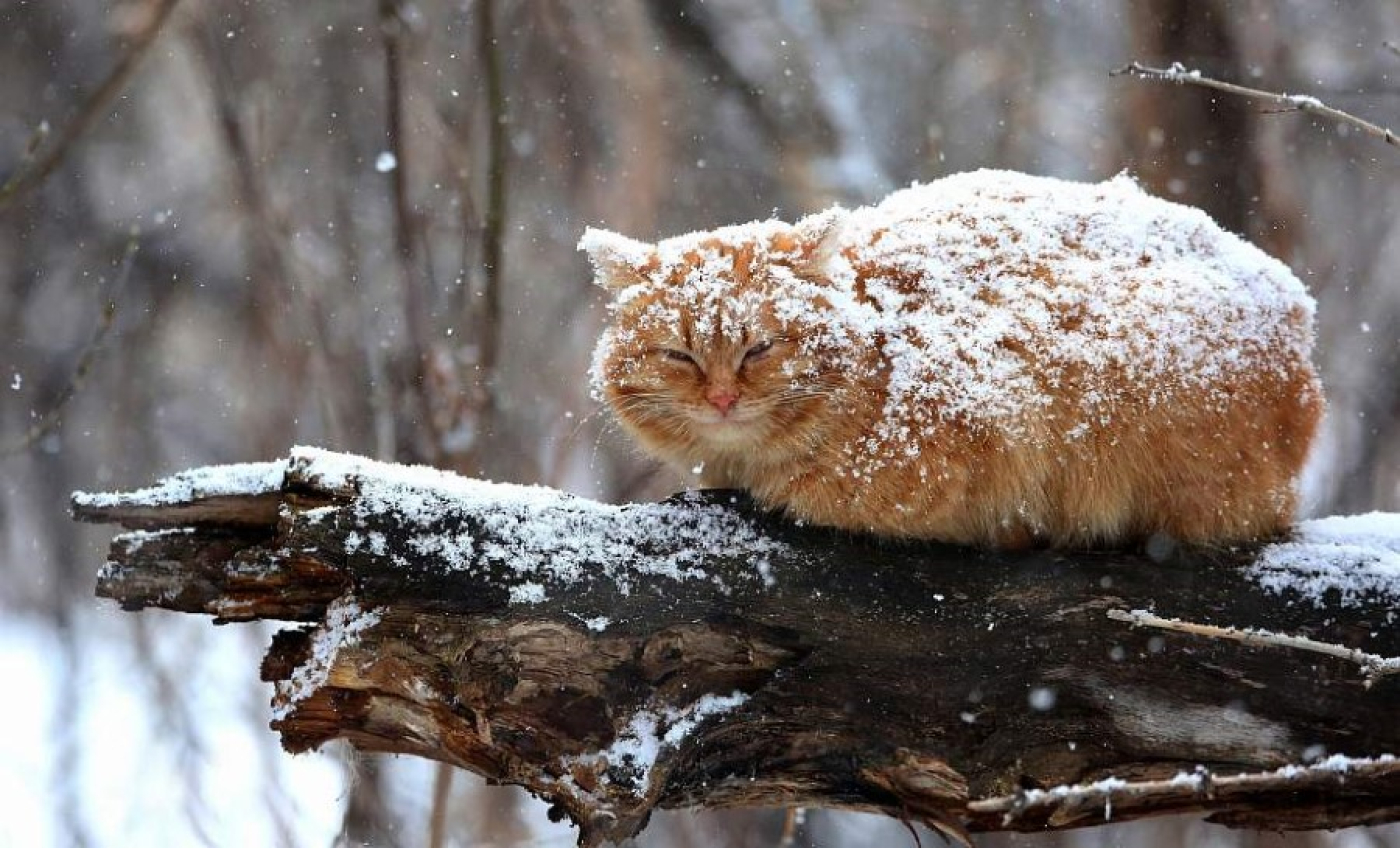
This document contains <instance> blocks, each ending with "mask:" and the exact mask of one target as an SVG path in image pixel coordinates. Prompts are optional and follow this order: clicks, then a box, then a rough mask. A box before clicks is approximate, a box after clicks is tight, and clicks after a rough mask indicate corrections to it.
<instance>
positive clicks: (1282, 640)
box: [1108, 609, 1400, 687]
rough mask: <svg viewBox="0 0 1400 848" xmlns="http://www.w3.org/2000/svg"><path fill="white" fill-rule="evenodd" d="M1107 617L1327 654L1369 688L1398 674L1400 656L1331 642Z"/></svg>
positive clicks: (1148, 617)
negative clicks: (1351, 666)
mask: <svg viewBox="0 0 1400 848" xmlns="http://www.w3.org/2000/svg"><path fill="white" fill-rule="evenodd" d="M1108 617H1109V618H1111V619H1113V620H1114V621H1123V622H1127V623H1128V624H1131V625H1133V626H1134V627H1155V628H1158V629H1161V630H1170V631H1172V632H1174V633H1189V634H1191V635H1193V636H1204V637H1205V638H1207V639H1230V640H1232V641H1235V642H1240V643H1242V644H1245V645H1250V646H1253V647H1260V648H1291V649H1293V650H1296V651H1310V652H1312V653H1316V654H1326V655H1327V656H1329V657H1336V658H1337V659H1342V660H1348V661H1350V662H1354V663H1356V664H1357V665H1359V666H1361V671H1362V673H1363V674H1364V675H1365V676H1366V685H1367V686H1368V687H1369V686H1370V685H1371V683H1373V682H1374V681H1375V680H1376V679H1377V678H1380V677H1384V676H1385V675H1388V674H1397V673H1400V657H1383V656H1381V655H1379V654H1372V653H1367V652H1366V651H1362V650H1359V649H1357V648H1347V647H1344V646H1342V645H1334V644H1332V643H1331V642H1319V641H1317V640H1316V639H1309V638H1307V637H1306V636H1289V635H1287V634H1285V633H1274V632H1273V631H1270V630H1257V629H1255V628H1239V627H1217V626H1215V625H1213V624H1197V623H1195V622H1191V621H1182V620H1181V619H1178V618H1162V617H1161V616H1157V615H1153V614H1152V613H1150V612H1147V611H1145V610H1133V611H1132V612H1128V611H1126V610H1119V609H1112V610H1109V611H1108Z"/></svg>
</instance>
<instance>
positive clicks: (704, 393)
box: [580, 171, 1323, 547]
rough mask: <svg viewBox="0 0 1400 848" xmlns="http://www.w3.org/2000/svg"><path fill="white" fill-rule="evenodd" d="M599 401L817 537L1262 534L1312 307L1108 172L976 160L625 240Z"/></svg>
mask: <svg viewBox="0 0 1400 848" xmlns="http://www.w3.org/2000/svg"><path fill="white" fill-rule="evenodd" d="M580 247H581V248H582V249H583V250H585V251H586V252H587V253H588V255H589V257H590V258H591V260H592V262H593V265H594V267H595V269H596V272H597V281H598V283H599V284H600V285H602V286H604V287H605V288H607V289H609V290H610V291H611V292H612V293H613V301H612V304H611V310H612V324H611V326H610V327H609V328H608V329H607V330H606V332H605V333H604V334H603V337H602V339H601V341H600V342H599V345H598V349H597V352H596V355H595V361H594V367H593V379H594V384H595V387H596V389H597V391H598V394H599V395H600V396H601V397H602V399H604V400H605V401H606V403H607V404H608V405H609V406H610V407H611V408H612V411H613V413H614V414H615V415H616V417H617V420H618V421H619V422H621V424H622V425H623V427H624V428H625V429H626V430H627V431H628V432H629V433H630V434H631V435H632V436H634V437H635V438H636V439H637V440H638V441H639V442H640V443H641V445H642V446H643V447H644V448H645V449H646V450H647V451H648V452H649V453H651V454H653V455H655V456H656V457H658V458H660V459H662V460H664V461H666V462H668V463H670V464H671V465H673V466H676V467H677V468H679V469H682V470H691V469H695V468H703V472H702V480H703V482H704V483H705V484H707V485H714V486H725V487H736V488H743V489H747V490H749V491H750V492H751V493H752V494H753V495H754V496H755V497H756V498H757V499H758V500H759V501H760V502H761V503H763V504H765V505H767V506H770V507H774V508H780V509H782V510H784V511H786V512H787V514H789V515H790V516H792V517H793V518H796V519H800V520H803V521H807V522H811V523H813V524H821V525H828V526H832V527H839V528H846V529H851V530H861V531H873V532H875V533H878V534H882V535H886V536H894V537H903V538H926V539H937V540H942V541H947V542H960V543H971V544H978V545H992V546H1002V547H1014V546H1024V545H1032V544H1050V545H1057V546H1089V545H1112V544H1122V543H1125V542H1131V541H1134V540H1141V539H1144V538H1147V537H1149V536H1151V535H1152V534H1154V533H1159V532H1160V533H1166V534H1169V535H1170V536H1173V537H1176V538H1178V539H1182V540H1189V541H1231V540H1242V539H1249V538H1257V537H1265V536H1271V535H1275V534H1277V533H1279V532H1281V531H1283V530H1284V529H1285V528H1286V527H1287V526H1288V524H1289V523H1290V522H1291V520H1292V516H1293V510H1294V506H1295V501H1296V493H1295V484H1296V478H1297V476H1298V473H1299V470H1300V469H1301V467H1302V464H1303V461H1304V459H1305V457H1306V454H1307V451H1308V446H1309V443H1310V442H1311V441H1312V438H1313V434H1314V432H1315V430H1316V428H1317V424H1318V419H1319V416H1320V415H1321V411H1322V407H1323V400H1322V393H1321V389H1320V386H1319V383H1318V380H1317V377H1316V375H1315V373H1314V371H1313V368H1312V365H1311V362H1310V358H1309V357H1310V351H1311V347H1312V340H1313V333H1312V321H1313V307H1314V304H1313V301H1312V299H1311V298H1310V297H1309V296H1308V294H1307V293H1306V291H1304V289H1303V286H1302V284H1301V283H1299V282H1298V280H1297V279H1296V278H1295V277H1294V276H1293V275H1292V274H1291V273H1290V272H1289V270H1288V269H1287V268H1286V267H1285V266H1284V265H1283V264H1282V263H1280V262H1278V261H1276V260H1274V259H1272V258H1270V257H1268V256H1266V255H1265V254H1263V253H1262V252H1260V251H1259V250H1258V249H1256V248H1254V247H1253V246H1251V245H1249V244H1246V243H1244V242H1243V241H1241V240H1240V239H1238V238H1237V237H1235V236H1233V235H1231V234H1229V233H1226V232H1224V231H1222V230H1221V229H1220V228H1219V227H1217V226H1216V225H1215V224H1214V223H1213V222H1212V221H1211V220H1210V219H1209V218H1208V217H1207V216H1206V215H1205V214H1204V213H1202V212H1200V211H1199V210H1196V209H1191V208H1187V207H1184V206H1180V205H1177V204H1174V203H1169V202H1166V201H1163V200H1159V199H1156V198H1153V197H1150V196H1148V195H1146V194H1144V193H1143V192H1142V191H1141V190H1140V189H1139V188H1138V187H1137V185H1136V184H1135V183H1133V182H1132V181H1131V180H1130V179H1128V178H1126V177H1119V178H1117V179H1113V180H1110V181H1108V182H1105V183H1101V184H1097V185H1089V184H1080V183H1069V182H1063V181H1059V180H1053V179H1046V178H1038V177H1031V176H1026V175H1023V174H1015V173H1008V172H1001V171H978V172H975V173H968V174H960V175H956V176H952V177H948V178H945V179H942V180H938V181H936V182H933V183H929V184H927V185H921V186H914V187H912V188H909V189H905V190H903V191H900V192H897V193H895V194H893V195H891V196H890V197H888V198H886V199H885V200H884V201H883V202H881V203H880V204H879V205H876V206H871V207H864V208H861V209H856V210H853V211H848V210H844V209H840V208H836V209H831V210H828V211H826V212H823V213H820V214H817V215H813V216H809V217H807V218H804V219H803V220H801V221H799V222H798V223H797V224H787V223H784V222H781V221H763V222H754V223H750V224H744V225H741V226H734V227H724V228H721V229H717V230H714V231H711V232H705V233H694V234H691V235H685V236H679V237H677V238H671V239H666V240H665V241H662V242H660V243H659V244H656V245H649V244H644V243H641V242H637V241H634V240H631V239H628V238H625V237H623V236H619V235H616V234H612V233H607V232H603V231H600V230H589V231H588V232H587V233H586V234H585V235H584V237H583V240H582V241H581V242H580Z"/></svg>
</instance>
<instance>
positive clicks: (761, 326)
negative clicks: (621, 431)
mask: <svg viewBox="0 0 1400 848" xmlns="http://www.w3.org/2000/svg"><path fill="white" fill-rule="evenodd" d="M724 235H725V231H719V232H718V233H716V234H715V237H714V238H708V239H705V240H695V239H691V240H688V241H682V240H673V242H680V243H679V244H675V243H672V242H663V243H662V244H661V245H659V246H656V247H653V246H650V245H644V244H641V243H639V242H631V241H630V240H625V239H621V237H618V236H611V235H610V234H601V233H596V232H592V233H590V235H589V236H588V237H586V238H585V241H584V244H583V246H584V249H585V250H587V251H588V252H589V254H590V257H591V258H592V259H593V262H594V265H595V267H596V269H597V272H598V281H599V282H600V283H601V284H602V285H604V286H605V287H606V288H609V289H610V290H612V291H613V292H614V295H615V297H614V302H613V304H612V307H611V308H612V312H613V321H612V325H611V326H610V327H609V328H608V330H607V331H606V333H605V334H604V336H603V339H602V341H601V342H600V343H599V347H598V351H597V354H596V358H595V362H594V373H593V378H594V382H595V387H596V388H597V389H598V391H599V393H600V394H601V396H602V398H603V399H604V400H605V401H606V402H607V404H608V405H609V406H610V407H611V409H612V411H613V413H614V415H615V416H616V417H617V419H618V420H619V421H620V422H621V423H622V424H623V426H624V427H625V428H626V429H627V430H629V431H630V432H631V433H632V434H633V436H635V437H636V438H637V439H638V440H639V441H641V443H642V444H643V445H644V446H645V447H646V448H648V449H649V450H650V451H651V452H652V453H654V454H657V455H658V456H660V457H661V458H663V459H666V460H668V461H671V462H673V463H678V464H687V465H688V464H695V463H704V462H707V461H713V460H722V461H727V462H730V463H731V464H732V463H733V462H736V461H744V462H760V461H762V460H765V459H766V460H771V461H774V462H780V461H784V460H786V459H790V457H791V455H792V454H794V453H800V452H810V450H811V446H812V444H813V440H814V439H816V438H818V437H819V436H820V431H821V425H822V421H823V419H824V416H825V414H826V410H827V409H828V407H829V405H830V400H831V396H832V393H833V391H834V389H835V387H836V385H837V384H838V382H839V374H836V373H834V371H833V370H832V369H830V368H826V367H824V365H823V361H822V357H820V356H819V355H818V354H817V353H815V352H814V350H815V349H814V348H813V346H812V345H810V344H804V343H803V342H804V328H803V326H802V323H801V321H800V320H797V319H795V318H794V315H793V314H792V312H793V310H792V309H791V308H790V307H791V301H792V299H793V298H794V297H801V295H800V294H798V293H796V292H795V290H796V289H800V288H802V285H801V283H800V281H799V280H798V273H799V272H800V271H801V270H802V268H801V263H802V262H803V261H804V257H806V258H807V259H810V255H811V251H810V250H806V251H804V250H803V247H802V245H801V244H800V243H799V242H798V241H797V240H796V239H795V238H794V237H793V235H792V232H791V228H789V233H788V234H787V236H786V237H784V234H783V233H768V234H767V235H766V237H764V238H762V239H760V240H758V241H753V240H748V241H745V240H736V239H733V238H729V239H726V238H724ZM809 247H810V246H809ZM806 287H807V288H808V289H810V288H811V286H810V285H808V286H806ZM785 305H786V307H789V308H785ZM797 312H798V314H801V312H802V310H797Z"/></svg>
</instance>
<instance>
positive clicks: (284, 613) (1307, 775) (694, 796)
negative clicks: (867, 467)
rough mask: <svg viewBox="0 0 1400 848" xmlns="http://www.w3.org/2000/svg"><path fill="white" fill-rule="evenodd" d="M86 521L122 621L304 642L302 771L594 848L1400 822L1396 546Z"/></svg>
mask: <svg viewBox="0 0 1400 848" xmlns="http://www.w3.org/2000/svg"><path fill="white" fill-rule="evenodd" d="M74 512H75V514H76V515H77V517H79V518H80V519H83V520H87V521H102V522H112V523H120V524H124V525H126V526H127V527H128V528H131V530H130V531H129V532H125V533H122V534H120V535H118V536H117V537H116V538H115V539H114V540H113V543H112V549H111V555H110V559H109V562H108V563H107V564H106V565H105V566H104V567H103V568H102V570H101V572H100V574H99V577H98V593H99V594H100V595H102V596H104V597H110V598H113V599H115V600H117V601H118V602H119V603H121V604H122V605H123V607H125V608H127V609H133V610H134V609H140V608H142V607H146V606H155V607H161V608H165V609H173V610H182V611H186V612H202V613H208V614H212V615H214V616H216V620H217V621H238V620H255V619H281V620H285V621H291V622H302V623H304V625H302V626H295V627H292V628H290V629H287V630H284V631H282V632H280V633H279V634H278V635H277V636H276V637H275V639H274V642H273V645H272V647H271V649H270V650H269V652H268V654H267V657H266V658H265V660H264V663H263V676H264V679H266V680H268V681H269V682H271V683H272V684H273V689H272V693H271V694H272V699H273V709H272V712H271V715H270V717H271V719H272V726H273V728H274V729H275V730H276V731H278V732H279V733H280V734H281V736H282V740H283V744H284V745H285V746H286V747H287V749H288V750H290V751H293V752H295V751H305V750H309V749H311V748H315V747H316V746H318V745H320V744H322V743H324V742H326V741H328V740H331V739H336V738H344V739H347V740H349V741H350V742H352V743H353V744H355V745H357V746H360V747H361V748H364V749H366V750H374V751H391V752H398V753H408V754H415V755H419V756H424V757H430V758H433V759H436V760H441V761H444V762H448V763H452V764H455V765H458V766H460V767H463V768H467V769H471V770H473V771H476V772H479V773H481V774H484V775H486V776H488V777H490V778H492V779H494V780H498V781H503V782H509V783H515V784H519V785H521V786H524V787H526V788H527V789H529V790H530V791H532V792H534V793H535V794H536V795H538V796H540V797H541V798H543V799H545V800H546V801H548V802H549V803H550V804H551V805H552V810H553V814H557V815H563V816H567V817H569V818H570V819H572V820H573V821H574V822H576V823H577V824H578V825H579V827H580V839H581V840H582V841H583V842H584V843H586V844H596V843H598V842H600V841H602V840H606V839H620V838H623V837H626V836H628V835H630V834H633V833H636V832H637V831H638V830H640V829H641V828H642V827H643V826H644V825H645V823H646V821H647V818H648V816H649V814H650V812H651V811H652V810H654V809H657V808H705V807H733V806H761V805H791V804H802V805H809V806H831V807H841V808H845V809H854V810H864V811H871V812H883V813H886V814H889V815H895V816H900V817H903V818H905V819H908V820H913V821H917V822H921V823H923V824H927V825H930V826H932V827H935V828H937V829H939V830H940V832H943V833H945V834H949V835H952V836H954V837H959V836H961V835H962V834H965V833H966V832H969V831H984V830H1040V829H1045V828H1068V827H1078V826H1083V825H1091V824H1098V823H1102V822H1104V821H1108V820H1112V821H1120V820H1126V819H1131V818H1137V817H1141V816H1145V815H1152V814H1157V813H1163V812H1174V811H1203V812H1205V813H1207V814H1209V815H1210V816H1211V818H1212V820H1214V821H1220V822H1223V823H1227V824H1231V825H1238V826H1267V827H1270V828H1277V827H1286V828H1314V827H1337V826H1342V825H1347V824H1356V823H1378V822H1383V821H1392V820H1400V764H1397V762H1396V760H1395V754H1397V753H1400V726H1397V723H1396V722H1395V721H1394V716H1395V715H1396V714H1397V710H1400V674H1396V673H1393V672H1394V670H1395V669H1396V668H1397V667H1400V663H1397V661H1396V659H1395V658H1397V657H1400V633H1397V629H1396V627H1395V622H1394V609H1395V607H1396V604H1397V601H1400V577H1397V568H1396V556H1397V555H1400V554H1397V551H1400V517H1396V516H1383V515H1370V516H1357V517H1351V518H1336V519H1324V520H1321V521H1314V522H1307V523H1305V524H1304V525H1302V527H1301V528H1300V531H1299V533H1298V534H1297V537H1296V538H1294V539H1291V540H1287V541H1282V542H1279V543H1276V544H1273V545H1269V546H1264V547H1262V548H1259V549H1239V550H1232V551H1221V550H1209V551H1204V550H1203V551H1192V550H1179V551H1177V552H1176V553H1175V554H1174V555H1173V556H1171V557H1170V558H1167V559H1165V560H1164V559H1163V558H1161V557H1158V558H1157V559H1155V560H1154V559H1153V558H1150V557H1147V556H1144V555H1140V554H1138V553H1136V552H1098V553H1084V554H1067V553H1065V552H1028V553H1020V554H1016V553H1007V552H985V551H973V550H967V549H959V548H953V547H947V546H937V545H909V544H901V545H889V544H882V543H880V542H878V541H876V540H872V539H868V538H863V537H859V536H854V535H852V534H848V533H832V532H827V531H823V530H819V529H813V528H799V527H794V526H791V525H790V524H787V523H784V522H782V521H781V520H779V519H776V518H775V517H773V516H770V515H765V514H762V513H759V512H756V511H755V510H754V509H753V508H752V507H751V506H750V505H749V504H748V502H747V501H746V500H744V499H743V498H742V497H740V496H735V495H732V494H729V493H700V494H694V495H687V496H682V497H678V498H675V499H672V500H671V501H668V502H666V503H663V504H628V505H622V506H612V505H606V504H599V503H595V502H592V501H588V500H584V499H581V498H575V497H571V496H568V495H565V494H563V493H560V492H555V491H551V490H547V489H541V488H538V487H525V486H514V485H504V484H492V483H485V482H482V481H477V480H466V479H462V478H459V477H455V476H453V475H449V474H444V473H441V472H438V471H433V470H430V469H423V468H406V467H403V466H396V465H386V464H382V463H376V462H372V461H369V460H364V459H360V458H357V457H350V456H345V455H341V454H332V453H327V452H324V451H319V450H313V449H301V448H299V449H296V450H294V451H293V452H292V454H291V455H290V456H289V457H288V458H287V459H285V460H282V461H279V462H275V463H260V464H255V465H245V466H234V467H226V468H207V469H198V470H196V471H192V472H188V473H186V474H182V475H177V476H176V477H174V478H171V479H169V480H167V481H165V482H163V483H160V484H158V485H156V486H154V487H151V488H149V489H143V490H140V491H138V492H133V493H125V494H116V495H86V494H80V495H77V496H75V497H74Z"/></svg>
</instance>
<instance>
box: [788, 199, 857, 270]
mask: <svg viewBox="0 0 1400 848" xmlns="http://www.w3.org/2000/svg"><path fill="white" fill-rule="evenodd" d="M850 214H851V213H850V212H848V211H847V210H845V209H842V208H841V207H840V206H833V207H832V208H830V209H828V210H826V211H825V212H818V213H816V214H814V215H808V216H807V217H805V218H803V219H802V220H800V221H798V222H797V223H796V224H795V225H793V229H794V230H795V231H796V234H797V244H798V249H797V257H798V258H797V261H796V262H794V263H793V271H795V272H796V273H797V274H798V275H799V276H822V272H823V270H824V269H825V268H826V264H827V261H828V260H829V259H831V257H833V256H835V255H836V253H837V252H838V251H839V250H840V249H841V231H842V229H843V228H844V225H845V223H846V218H847V216H849V215H850Z"/></svg>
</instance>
